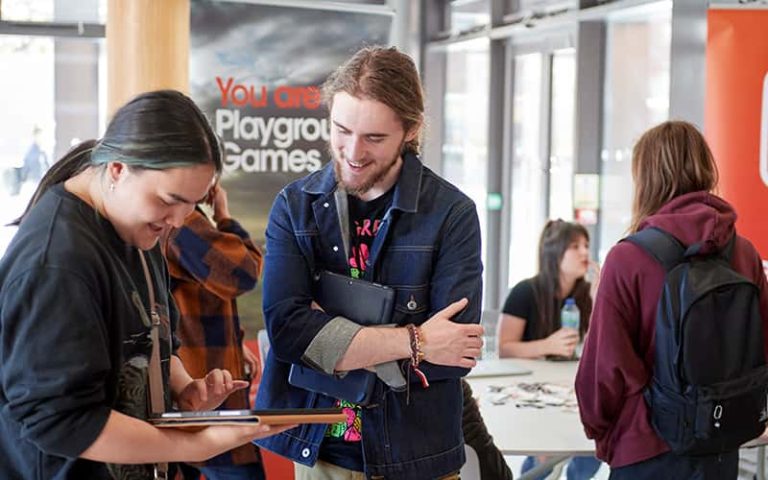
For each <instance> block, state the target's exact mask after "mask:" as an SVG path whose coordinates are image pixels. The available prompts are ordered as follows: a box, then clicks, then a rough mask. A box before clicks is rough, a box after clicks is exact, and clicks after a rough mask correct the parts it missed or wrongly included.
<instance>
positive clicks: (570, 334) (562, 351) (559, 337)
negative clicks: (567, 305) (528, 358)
mask: <svg viewBox="0 0 768 480" xmlns="http://www.w3.org/2000/svg"><path fill="white" fill-rule="evenodd" d="M578 343H579V332H578V330H574V329H572V328H561V329H560V330H557V331H556V332H554V333H553V334H552V335H550V336H548V337H547V338H546V344H547V352H546V353H547V355H562V356H564V357H571V356H573V352H574V351H575V350H576V345H577V344H578Z"/></svg>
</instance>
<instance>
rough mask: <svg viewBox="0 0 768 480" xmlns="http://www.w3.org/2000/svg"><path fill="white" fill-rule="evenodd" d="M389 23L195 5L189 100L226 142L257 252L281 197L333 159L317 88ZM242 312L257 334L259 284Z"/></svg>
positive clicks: (228, 185) (241, 215) (235, 210)
mask: <svg viewBox="0 0 768 480" xmlns="http://www.w3.org/2000/svg"><path fill="white" fill-rule="evenodd" d="M390 24H391V17H389V16H387V15H374V14H361V13H348V12H334V11H328V10H313V9H306V8H290V7H275V6H266V5H254V4H245V3H231V2H211V1H202V0H200V1H193V2H192V3H191V28H190V30H191V31H190V90H191V95H192V98H193V99H194V100H195V102H196V103H197V104H198V105H199V106H200V108H201V109H202V110H203V112H205V114H206V115H207V116H208V118H209V120H210V121H211V123H212V124H213V126H214V129H215V130H216V133H217V134H218V135H219V137H220V138H221V141H222V145H223V149H224V170H225V171H224V175H223V177H222V185H223V186H224V188H225V189H226V190H227V192H228V194H229V209H230V212H231V213H232V216H233V217H234V218H235V219H236V220H238V221H239V222H240V223H242V224H243V226H244V227H245V229H246V230H247V231H248V232H249V233H250V234H251V237H252V238H253V239H254V241H255V242H256V243H257V245H259V246H260V247H262V248H263V246H264V230H265V228H266V224H267V216H268V214H269V209H270V207H271V205H272V202H273V201H274V199H275V196H276V195H277V194H278V192H279V191H280V190H281V189H282V188H283V186H285V185H286V184H288V183H289V182H291V181H293V180H296V179H299V178H301V177H303V176H305V175H307V174H309V173H311V172H313V171H316V170H319V169H320V168H321V167H322V165H324V164H325V163H326V162H328V161H329V160H330V156H329V154H328V150H327V141H328V135H329V128H328V127H329V125H328V113H327V112H326V111H325V109H324V108H323V107H322V106H321V104H320V92H319V87H320V85H322V83H323V81H325V79H326V78H327V76H328V75H329V74H330V73H331V72H332V71H333V70H334V69H335V68H336V67H338V66H339V65H340V64H342V63H343V62H344V61H346V60H347V59H348V58H349V57H350V56H351V55H352V54H353V53H354V52H355V51H357V50H358V49H359V48H360V47H362V46H364V45H373V44H387V43H388V40H389V31H390ZM238 309H239V313H240V318H241V321H242V323H243V325H244V327H245V328H246V331H247V335H248V336H249V337H255V336H256V331H257V329H259V328H262V326H263V320H262V314H261V285H260V284H259V286H258V287H257V289H256V290H255V291H254V292H252V293H249V294H246V295H243V296H242V297H240V299H238Z"/></svg>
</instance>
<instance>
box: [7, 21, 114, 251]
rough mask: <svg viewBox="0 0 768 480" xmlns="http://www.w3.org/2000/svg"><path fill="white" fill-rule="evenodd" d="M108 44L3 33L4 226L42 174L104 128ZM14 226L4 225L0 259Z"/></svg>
mask: <svg viewBox="0 0 768 480" xmlns="http://www.w3.org/2000/svg"><path fill="white" fill-rule="evenodd" d="M102 45H103V41H101V40H93V39H72V38H50V37H27V36H15V35H14V36H12V35H0V65H3V66H4V67H5V68H6V69H7V70H8V71H11V72H14V74H13V75H2V76H0V105H3V109H2V111H1V112H0V131H2V132H3V135H2V136H0V204H2V205H3V208H2V209H0V225H7V224H8V223H9V222H10V221H12V220H13V219H15V218H17V217H18V216H19V215H20V214H21V213H22V212H23V211H24V208H25V207H26V205H27V202H28V201H29V199H30V197H31V196H32V193H33V192H34V190H35V188H36V187H37V184H38V181H39V180H40V177H41V176H42V174H43V173H44V172H45V171H46V170H47V168H48V167H49V166H50V165H51V163H52V162H53V161H55V160H56V159H58V158H59V157H60V156H61V155H62V154H63V153H65V152H66V151H67V150H68V149H69V148H70V146H71V145H72V144H74V143H77V142H79V141H81V140H85V139H89V138H96V137H98V136H99V131H100V125H102V124H103V118H104V109H103V108H102V106H103V105H104V102H103V101H100V95H99V93H100V92H101V91H103V90H104V89H103V84H104V83H103V82H104V80H103V78H104V76H103V75H100V68H99V67H100V65H101V64H103V54H102V50H103V49H102ZM14 232H15V229H14V228H11V227H2V228H0V254H2V253H3V252H5V249H6V247H7V245H8V242H9V241H10V239H11V237H12V236H13V233H14Z"/></svg>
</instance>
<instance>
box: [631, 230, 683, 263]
mask: <svg viewBox="0 0 768 480" xmlns="http://www.w3.org/2000/svg"><path fill="white" fill-rule="evenodd" d="M622 241H628V242H631V243H634V244H635V245H637V246H638V247H640V248H642V249H643V250H645V251H646V252H648V254H649V255H651V256H652V257H653V258H654V259H655V260H656V261H657V262H659V263H660V264H661V266H662V267H664V270H665V271H667V272H668V271H670V270H672V269H673V268H674V267H675V266H676V265H677V264H678V263H680V261H681V260H682V259H683V258H684V256H685V250H686V249H685V248H684V247H683V245H682V244H680V242H679V241H678V240H677V239H676V238H675V237H673V236H672V235H670V234H669V233H667V232H665V231H664V230H661V229H660V228H656V227H650V228H645V229H643V230H640V231H639V232H637V233H635V234H633V235H630V236H628V237H627V238H625V239H624V240H622Z"/></svg>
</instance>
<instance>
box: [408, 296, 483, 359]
mask: <svg viewBox="0 0 768 480" xmlns="http://www.w3.org/2000/svg"><path fill="white" fill-rule="evenodd" d="M467 303H469V301H468V300H467V299H466V298H462V299H461V300H459V301H458V302H454V303H452V304H450V305H448V306H447V307H445V308H444V309H442V310H440V311H439V312H437V313H436V314H434V315H433V316H432V317H431V318H430V319H429V320H427V321H426V322H424V324H423V325H422V326H421V332H422V335H423V336H424V338H423V339H422V348H421V349H422V352H424V360H426V361H428V362H430V363H434V364H435V365H446V366H451V367H463V368H472V367H474V366H475V365H476V364H477V360H476V358H478V357H480V352H481V350H482V348H483V327H481V326H480V325H476V324H465V323H456V322H453V321H451V318H453V317H454V316H455V315H457V314H458V313H459V312H461V311H462V310H464V307H466V306H467Z"/></svg>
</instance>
